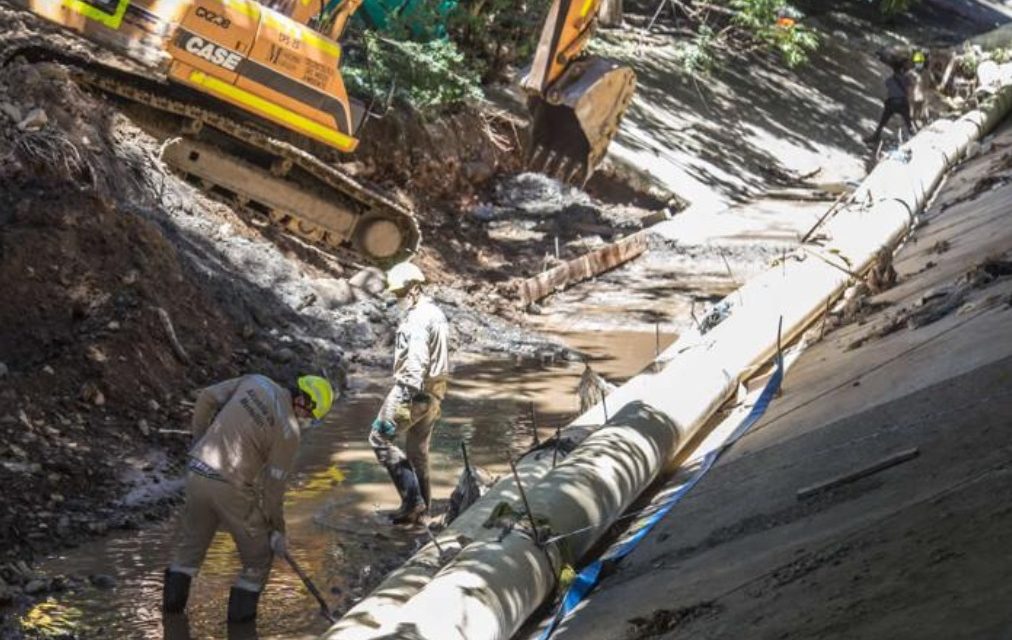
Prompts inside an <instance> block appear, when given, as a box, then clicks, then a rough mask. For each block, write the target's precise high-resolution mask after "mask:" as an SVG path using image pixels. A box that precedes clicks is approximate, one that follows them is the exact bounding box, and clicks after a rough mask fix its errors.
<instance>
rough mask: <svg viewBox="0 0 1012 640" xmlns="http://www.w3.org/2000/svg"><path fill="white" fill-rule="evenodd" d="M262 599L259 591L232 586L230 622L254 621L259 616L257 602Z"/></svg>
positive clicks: (229, 596) (229, 594)
mask: <svg viewBox="0 0 1012 640" xmlns="http://www.w3.org/2000/svg"><path fill="white" fill-rule="evenodd" d="M259 600H260V592H259V591H249V590H247V589H240V588H239V587H232V590H231V591H229V592H228V621H229V623H230V624H241V623H243V622H252V621H253V620H256V617H257V602H259Z"/></svg>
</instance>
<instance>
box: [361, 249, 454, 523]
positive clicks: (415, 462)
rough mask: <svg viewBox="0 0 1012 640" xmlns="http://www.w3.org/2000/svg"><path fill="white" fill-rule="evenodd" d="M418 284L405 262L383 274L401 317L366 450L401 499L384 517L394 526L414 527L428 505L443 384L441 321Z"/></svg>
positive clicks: (421, 280)
mask: <svg viewBox="0 0 1012 640" xmlns="http://www.w3.org/2000/svg"><path fill="white" fill-rule="evenodd" d="M424 284H425V276H424V275H423V274H422V271H421V270H420V269H419V268H418V267H417V266H415V265H413V264H411V263H409V262H402V263H401V264H398V265H396V266H395V267H393V268H392V269H390V271H389V273H387V291H388V292H390V293H392V294H394V295H395V296H397V298H398V301H399V304H400V306H401V308H402V309H405V310H406V311H407V315H406V316H405V317H404V319H403V321H402V322H401V324H400V326H399V327H398V328H397V340H396V343H395V345H394V372H393V373H394V375H393V377H394V383H393V388H391V389H390V393H389V394H387V397H386V399H385V400H384V401H383V406H382V407H381V408H380V411H379V415H378V416H377V417H376V419H375V420H373V423H372V429H371V431H370V432H369V444H370V445H372V448H373V451H374V452H375V453H376V459H377V460H379V462H380V464H382V465H383V466H384V467H385V468H386V470H387V473H389V474H390V479H391V480H393V483H394V486H396V487H397V492H398V493H399V494H400V497H401V506H400V508H399V509H398V510H397V511H395V512H394V513H393V514H391V516H390V520H391V522H393V523H394V524H409V523H410V524H413V523H416V522H418V521H419V520H420V519H421V518H422V517H423V516H424V515H425V514H426V513H427V512H428V510H429V507H430V506H431V504H432V491H431V485H430V481H429V441H430V440H431V439H432V427H433V425H434V424H435V423H436V420H438V419H439V416H440V415H441V413H442V411H441V405H442V402H443V398H444V397H445V396H446V386H447V381H448V378H449V358H448V355H447V333H448V324H447V321H446V316H444V315H443V312H442V311H440V310H439V307H437V306H436V305H435V303H434V302H433V301H432V299H431V298H430V297H429V296H427V295H425V293H424V290H423V285H424ZM400 434H405V440H406V448H407V455H406V456H405V455H404V452H402V451H401V450H400V449H399V448H398V447H397V445H396V444H395V440H396V438H397V436H398V435H400Z"/></svg>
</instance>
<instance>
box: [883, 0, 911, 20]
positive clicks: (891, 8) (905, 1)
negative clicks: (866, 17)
mask: <svg viewBox="0 0 1012 640" xmlns="http://www.w3.org/2000/svg"><path fill="white" fill-rule="evenodd" d="M919 1H920V0H880V2H879V5H878V6H879V9H880V10H881V11H882V13H884V14H885V15H887V16H894V15H896V14H899V13H903V12H904V11H906V10H907V9H909V8H910V7H912V6H913V5H915V4H917V3H918V2H919Z"/></svg>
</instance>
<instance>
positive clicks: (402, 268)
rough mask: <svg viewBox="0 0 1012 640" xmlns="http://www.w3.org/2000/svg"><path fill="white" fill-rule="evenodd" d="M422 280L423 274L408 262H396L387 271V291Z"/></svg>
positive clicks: (397, 289)
mask: <svg viewBox="0 0 1012 640" xmlns="http://www.w3.org/2000/svg"><path fill="white" fill-rule="evenodd" d="M423 282H425V274H424V273H422V270H421V269H419V268H418V267H416V266H415V265H413V264H411V263H410V262H402V263H400V264H396V265H394V266H393V267H391V268H390V271H387V291H391V292H393V291H401V290H402V289H406V288H407V287H408V286H410V285H412V284H415V283H417V284H422V283H423Z"/></svg>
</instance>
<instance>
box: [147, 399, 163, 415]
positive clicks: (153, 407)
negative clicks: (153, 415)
mask: <svg viewBox="0 0 1012 640" xmlns="http://www.w3.org/2000/svg"><path fill="white" fill-rule="evenodd" d="M161 408H162V405H160V404H158V401H157V400H155V399H154V398H151V399H150V400H148V409H151V410H152V411H156V412H157V411H160V410H161Z"/></svg>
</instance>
